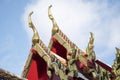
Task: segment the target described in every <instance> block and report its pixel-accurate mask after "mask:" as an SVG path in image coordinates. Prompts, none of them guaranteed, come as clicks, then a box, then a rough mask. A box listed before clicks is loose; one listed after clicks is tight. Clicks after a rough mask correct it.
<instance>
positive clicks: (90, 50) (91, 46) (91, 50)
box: [86, 32, 95, 60]
mask: <svg viewBox="0 0 120 80" xmlns="http://www.w3.org/2000/svg"><path fill="white" fill-rule="evenodd" d="M86 53H87V55H88V56H89V57H90V58H91V59H92V60H95V52H94V35H93V33H92V32H90V40H89V43H88V46H87V49H86Z"/></svg>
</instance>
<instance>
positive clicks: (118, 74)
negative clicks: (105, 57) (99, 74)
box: [112, 48, 120, 80]
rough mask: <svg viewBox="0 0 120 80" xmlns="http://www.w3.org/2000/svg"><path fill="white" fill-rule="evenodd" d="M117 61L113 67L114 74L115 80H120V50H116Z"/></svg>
mask: <svg viewBox="0 0 120 80" xmlns="http://www.w3.org/2000/svg"><path fill="white" fill-rule="evenodd" d="M116 52H117V54H116V59H115V60H114V64H113V66H112V72H113V73H114V75H115V80H120V49H118V48H116Z"/></svg>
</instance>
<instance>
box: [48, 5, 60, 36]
mask: <svg viewBox="0 0 120 80" xmlns="http://www.w3.org/2000/svg"><path fill="white" fill-rule="evenodd" d="M51 7H52V5H50V6H49V7H48V16H49V18H50V19H51V21H52V23H53V29H52V35H54V34H55V33H56V32H57V31H58V29H59V28H58V25H57V23H56V21H55V19H54V17H53V15H52V13H51V11H50V9H51Z"/></svg>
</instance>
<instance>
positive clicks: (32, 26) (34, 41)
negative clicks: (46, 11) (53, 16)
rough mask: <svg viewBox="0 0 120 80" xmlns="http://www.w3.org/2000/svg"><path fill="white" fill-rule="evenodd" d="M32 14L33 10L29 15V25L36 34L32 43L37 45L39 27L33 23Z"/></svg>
mask: <svg viewBox="0 0 120 80" xmlns="http://www.w3.org/2000/svg"><path fill="white" fill-rule="evenodd" d="M32 14H33V12H31V13H30V14H29V15H28V23H29V27H30V28H32V30H33V32H34V35H33V37H32V44H33V45H35V44H36V43H39V35H38V32H37V29H36V28H35V26H34V24H33V23H32V20H31V15H32Z"/></svg>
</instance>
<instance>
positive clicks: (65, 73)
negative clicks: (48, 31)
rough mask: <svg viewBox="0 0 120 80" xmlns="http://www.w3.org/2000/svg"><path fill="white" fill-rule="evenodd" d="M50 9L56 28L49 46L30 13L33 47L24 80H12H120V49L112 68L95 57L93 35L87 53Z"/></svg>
mask: <svg viewBox="0 0 120 80" xmlns="http://www.w3.org/2000/svg"><path fill="white" fill-rule="evenodd" d="M51 7H52V6H49V8H48V17H49V18H50V20H51V21H52V23H53V29H52V35H51V39H50V42H49V45H48V46H46V45H45V44H44V43H43V41H42V40H41V39H40V36H39V34H38V32H37V30H36V28H35V26H34V24H33V23H32V20H31V15H32V14H33V12H31V13H30V14H29V15H28V23H29V27H30V28H31V29H32V30H33V37H32V47H31V49H30V52H29V56H28V59H27V61H26V64H25V66H24V69H23V72H22V76H21V78H18V79H17V78H16V79H10V80H120V49H118V48H116V58H115V60H114V64H113V65H112V67H110V66H108V65H106V64H105V63H103V62H102V61H100V60H98V59H97V58H96V55H95V52H94V35H93V33H90V40H89V42H88V46H87V48H86V50H85V51H83V50H81V49H80V48H79V47H78V46H77V45H76V44H74V43H73V42H72V41H71V40H70V39H69V38H68V37H67V36H66V35H65V34H64V33H63V32H62V31H61V30H60V28H59V27H58V25H57V23H56V21H55V19H54V17H53V15H52V13H51V11H50V9H51ZM3 73H4V72H3ZM2 77H3V78H6V77H5V76H4V75H3V76H2ZM0 78H1V74H0ZM3 80H4V79H3ZM8 80H9V79H8Z"/></svg>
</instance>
